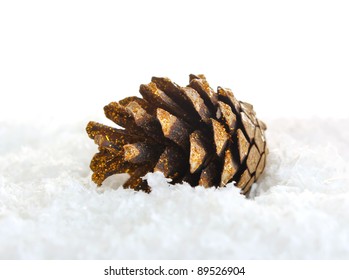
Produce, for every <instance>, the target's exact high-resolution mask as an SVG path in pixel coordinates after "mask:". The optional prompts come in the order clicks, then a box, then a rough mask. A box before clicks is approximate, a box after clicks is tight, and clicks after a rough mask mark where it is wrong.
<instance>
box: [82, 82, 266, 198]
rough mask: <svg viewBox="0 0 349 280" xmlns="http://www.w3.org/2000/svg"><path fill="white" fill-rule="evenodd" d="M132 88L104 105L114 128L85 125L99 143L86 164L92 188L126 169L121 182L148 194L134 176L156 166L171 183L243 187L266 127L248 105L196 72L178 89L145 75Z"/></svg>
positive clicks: (262, 158) (253, 171)
mask: <svg viewBox="0 0 349 280" xmlns="http://www.w3.org/2000/svg"><path fill="white" fill-rule="evenodd" d="M140 93H141V95H142V97H143V98H139V97H136V96H132V97H127V98H125V99H123V100H120V101H119V102H111V103H110V104H108V105H107V106H105V107H104V112H105V115H106V116H107V118H109V119H110V120H112V121H113V122H114V123H116V124H117V125H118V126H120V127H121V128H113V127H109V126H105V125H103V124H99V123H96V122H89V123H88V125H87V128H86V131H87V134H88V136H89V137H90V138H92V139H94V141H95V143H96V144H97V145H98V149H99V152H98V153H97V154H95V155H94V157H93V158H92V161H91V164H90V168H91V170H92V171H93V174H92V180H93V181H94V182H95V183H96V184H97V185H98V186H101V185H102V183H103V181H104V180H105V179H106V178H107V177H109V176H111V175H113V174H117V173H128V174H129V175H130V178H129V179H128V180H127V181H126V182H125V183H124V185H123V186H124V187H125V188H132V189H135V190H143V191H146V192H150V191H151V189H150V187H149V186H148V184H147V182H146V181H145V180H143V179H142V177H143V176H144V175H146V174H147V173H148V172H154V171H160V172H162V173H163V174H164V176H165V177H167V178H171V179H172V183H179V182H188V183H189V184H190V185H192V186H197V185H201V186H204V187H212V186H220V187H223V186H225V185H226V184H228V183H229V182H232V181H234V182H236V186H237V187H238V188H240V189H241V190H242V193H244V194H248V193H249V191H250V189H251V186H252V184H253V183H254V182H256V181H257V179H258V178H259V177H260V175H261V174H262V172H263V170H264V168H265V163H266V155H267V147H266V139H265V133H264V132H265V130H266V125H265V124H264V123H263V122H262V121H260V120H258V119H257V118H256V114H255V111H254V110H253V106H252V105H251V104H249V103H246V102H242V101H238V100H237V99H236V98H235V96H234V94H233V92H232V91H231V90H230V89H228V88H222V87H218V89H217V92H215V91H214V90H213V89H212V88H211V87H210V86H209V84H208V82H207V80H206V78H205V76H204V75H190V79H189V85H188V86H186V87H180V86H178V85H177V84H175V83H173V82H172V81H171V80H170V79H168V78H158V77H153V78H152V81H151V82H150V83H149V84H146V85H141V86H140Z"/></svg>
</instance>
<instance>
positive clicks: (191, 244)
mask: <svg viewBox="0 0 349 280" xmlns="http://www.w3.org/2000/svg"><path fill="white" fill-rule="evenodd" d="M89 120H90V119H86V120H85V119H84V120H82V121H77V122H70V123H63V122H61V123H60V122H57V123H52V122H48V121H47V122H45V121H41V122H35V123H32V122H26V121H22V122H9V121H1V124H0V139H1V140H0V144H1V145H0V258H1V259H347V258H349V227H348V224H349V178H348V174H349V173H348V167H349V164H348V162H349V150H348V148H347V139H348V137H349V130H348V128H349V119H321V118H316V119H315V118H313V119H294V118H292V119H291V118H285V119H270V120H265V121H266V123H267V125H268V130H267V140H268V145H269V156H268V159H267V160H268V162H267V167H266V170H265V173H264V175H263V176H262V177H261V178H260V180H259V182H258V183H256V184H254V186H253V192H252V193H251V196H250V198H245V197H244V196H242V195H240V193H239V190H238V189H237V188H235V187H234V186H232V184H230V185H229V186H228V187H226V188H221V189H215V188H211V189H203V188H202V187H197V188H191V187H190V186H188V185H187V184H181V185H176V186H172V185H170V184H169V183H168V182H167V180H166V179H165V178H164V177H163V176H162V174H160V173H154V174H148V175H147V178H148V180H149V183H150V185H151V186H152V188H153V191H152V193H150V194H145V193H143V192H133V191H132V190H125V189H122V188H120V187H118V186H119V185H120V184H121V183H122V181H123V180H125V175H119V176H113V177H111V178H109V179H108V180H107V181H106V182H105V184H104V185H103V186H102V187H101V188H97V187H96V185H95V184H94V183H93V182H91V180H90V176H91V171H90V170H89V161H90V159H91V157H92V156H93V154H94V153H95V152H96V151H97V147H96V145H95V144H94V143H93V141H92V140H90V139H89V138H88V137H87V135H86V133H85V131H84V128H85V125H86V123H87V122H88V121H89Z"/></svg>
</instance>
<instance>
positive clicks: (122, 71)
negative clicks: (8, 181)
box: [0, 0, 349, 122]
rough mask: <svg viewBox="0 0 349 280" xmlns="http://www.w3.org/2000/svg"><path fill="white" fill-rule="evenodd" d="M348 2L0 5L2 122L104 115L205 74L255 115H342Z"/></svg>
mask: <svg viewBox="0 0 349 280" xmlns="http://www.w3.org/2000/svg"><path fill="white" fill-rule="evenodd" d="M348 15H349V9H348V2H347V1H304V0H303V1H220V0H215V1H202V0H201V1H183V2H181V1H1V2H0V95H1V101H0V118H1V119H0V120H10V121H14V120H17V121H21V120H24V121H28V120H30V121H38V120H58V121H69V122H75V121H76V120H78V119H79V120H86V121H87V120H89V119H91V118H93V119H94V120H104V116H103V110H102V107H103V106H104V105H106V104H107V103H109V102H110V101H117V100H119V99H121V98H123V97H126V96H129V95H137V94H138V88H139V85H140V84H141V83H148V82H149V81H150V78H151V76H168V77H170V78H171V79H172V80H173V81H175V82H177V83H178V84H180V85H186V84H187V80H188V74H190V73H204V74H205V75H206V76H207V78H208V80H209V82H210V83H211V85H212V86H213V87H216V86H218V85H221V86H224V87H230V88H232V89H233V91H234V93H235V95H236V96H237V98H238V99H240V100H243V101H249V102H251V103H253V104H254V105H255V108H256V111H257V114H258V116H259V117H261V118H262V119H263V118H279V117H292V118H293V117H311V116H320V117H348V115H349V114H348V110H347V102H346V100H347V98H346V97H347V95H348V93H349V82H348V77H349V51H348V50H349V32H348V29H349V16H348Z"/></svg>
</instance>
